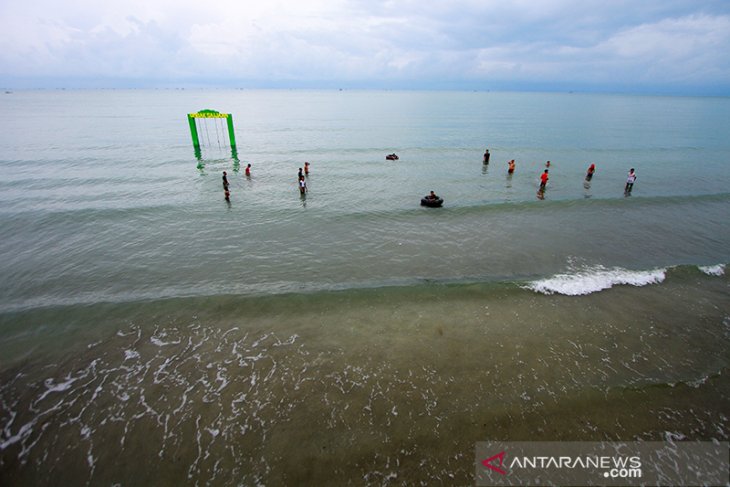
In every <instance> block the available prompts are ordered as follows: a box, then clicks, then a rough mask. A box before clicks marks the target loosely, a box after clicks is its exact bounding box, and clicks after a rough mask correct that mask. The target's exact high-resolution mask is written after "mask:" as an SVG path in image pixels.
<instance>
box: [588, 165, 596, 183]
mask: <svg viewBox="0 0 730 487" xmlns="http://www.w3.org/2000/svg"><path fill="white" fill-rule="evenodd" d="M594 172H596V165H595V164H591V165H590V166H589V167H588V172H586V181H587V182H590V180H591V179H593V173H594Z"/></svg>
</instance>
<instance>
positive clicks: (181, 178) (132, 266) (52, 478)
mask: <svg viewBox="0 0 730 487" xmlns="http://www.w3.org/2000/svg"><path fill="white" fill-rule="evenodd" d="M204 109H209V110H216V111H219V112H221V113H228V114H231V115H232V121H233V126H234V134H235V140H236V146H235V148H234V147H231V145H230V140H229V138H228V133H227V128H226V126H225V124H224V123H222V121H221V120H220V119H205V120H199V121H198V124H199V125H198V130H199V136H200V140H201V147H200V150H196V149H195V148H194V147H193V143H192V138H191V133H190V127H189V124H188V119H187V115H188V114H189V113H193V112H198V111H200V110H204ZM0 114H1V115H2V116H1V117H0V485H2V486H20V485H22V486H26V485H28V486H45V485H53V486H55V485H58V486H70V485H74V486H76V485H78V486H85V485H93V486H96V485H107V486H139V485H157V486H168V485H169V486H180V485H195V486H208V485H215V486H217V485H223V486H228V485H232V486H233V485H235V486H238V485H246V486H249V485H251V486H253V485H337V486H343V485H408V486H411V485H473V483H474V481H475V480H474V473H475V460H474V449H475V444H476V442H480V441H487V440H496V441H682V440H686V441H694V440H702V441H720V442H723V441H728V439H729V438H730V277H729V276H728V269H727V265H728V263H729V262H730V189H729V188H730V137H728V134H730V98H727V97H691V96H683V97H671V96H639V95H636V96H634V95H619V94H582V93H509V92H489V91H474V92H467V91H464V92H443V91H441V92H428V91H367V90H363V91H356V90H322V91H314V90H312V91H310V90H236V89H199V90H193V89H184V90H183V89H169V90H163V89H160V90H27V91H7V92H5V93H2V94H0ZM487 149H489V151H490V154H491V157H490V160H489V164H484V162H483V155H484V152H485V150H487ZM391 153H396V154H397V155H398V156H399V159H398V160H396V161H390V160H386V159H385V156H386V155H388V154H391ZM510 160H514V161H515V165H516V170H515V172H514V173H513V174H508V172H507V163H508V161H510ZM547 161H550V166H549V182H548V184H547V187H546V188H545V190H544V191H540V190H539V184H540V175H541V174H542V173H543V172H544V170H545V168H546V167H547ZM305 162H309V164H310V165H309V168H310V170H309V174H308V175H307V176H306V178H305V181H306V184H307V192H306V193H305V194H304V195H301V194H300V192H299V189H298V182H297V173H298V170H299V168H303V167H304V163H305ZM248 164H250V165H251V167H250V176H246V175H245V168H246V167H247V165H248ZM590 164H595V167H596V171H595V175H594V176H593V178H592V180H591V181H586V180H585V174H586V170H587V168H588V166H589V165H590ZM631 168H634V169H635V172H636V175H637V179H636V182H635V184H634V186H633V189H632V191H631V192H628V193H627V192H625V183H626V179H627V173H628V171H629V169H631ZM224 171H225V172H226V173H227V179H228V182H229V191H230V198H229V200H228V201H226V199H225V197H224V190H223V183H222V176H223V172H224ZM430 191H434V192H436V194H438V195H439V196H440V197H442V198H443V199H444V204H443V207H441V208H428V207H423V206H421V205H420V200H421V198H422V197H423V196H424V195H426V194H428V193H429V192H430Z"/></svg>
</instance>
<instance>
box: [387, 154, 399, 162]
mask: <svg viewBox="0 0 730 487" xmlns="http://www.w3.org/2000/svg"><path fill="white" fill-rule="evenodd" d="M385 159H386V160H388V161H397V160H398V156H397V155H395V154H388V155H387V156H385Z"/></svg>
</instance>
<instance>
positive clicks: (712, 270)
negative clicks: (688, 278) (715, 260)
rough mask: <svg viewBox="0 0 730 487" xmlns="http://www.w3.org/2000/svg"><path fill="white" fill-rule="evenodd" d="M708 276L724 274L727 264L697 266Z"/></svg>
mask: <svg viewBox="0 0 730 487" xmlns="http://www.w3.org/2000/svg"><path fill="white" fill-rule="evenodd" d="M697 267H698V268H699V269H700V270H701V271H702V272H704V273H705V274H707V275H708V276H722V275H724V274H725V264H717V265H705V266H697Z"/></svg>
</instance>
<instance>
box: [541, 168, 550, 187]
mask: <svg viewBox="0 0 730 487" xmlns="http://www.w3.org/2000/svg"><path fill="white" fill-rule="evenodd" d="M548 179H549V177H548V170H547V169H545V172H543V173H542V174H541V175H540V191H545V186H546V185H547V182H548Z"/></svg>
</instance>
